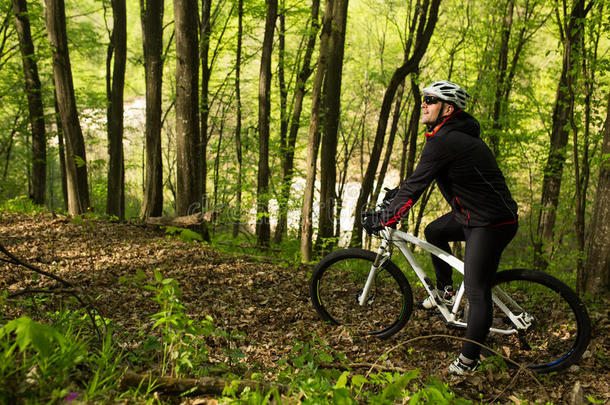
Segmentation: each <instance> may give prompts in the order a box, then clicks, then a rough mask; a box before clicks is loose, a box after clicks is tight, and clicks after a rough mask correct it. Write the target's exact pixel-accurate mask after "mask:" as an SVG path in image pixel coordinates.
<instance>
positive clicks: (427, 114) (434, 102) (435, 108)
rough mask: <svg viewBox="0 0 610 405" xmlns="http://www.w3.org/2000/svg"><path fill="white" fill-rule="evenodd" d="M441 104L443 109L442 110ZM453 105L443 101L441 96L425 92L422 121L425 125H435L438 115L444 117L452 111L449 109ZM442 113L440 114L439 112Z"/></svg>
mask: <svg viewBox="0 0 610 405" xmlns="http://www.w3.org/2000/svg"><path fill="white" fill-rule="evenodd" d="M441 106H443V111H442V112H441V111H440V110H441ZM451 109H452V106H451V105H450V104H447V103H443V102H442V100H440V99H439V98H437V97H435V96H433V95H431V94H424V100H423V102H422V104H421V119H420V121H419V122H421V123H422V124H424V125H433V124H434V123H435V122H436V119H437V118H438V117H443V116H445V115H448V114H449V113H450V111H449V110H451ZM439 113H440V114H439Z"/></svg>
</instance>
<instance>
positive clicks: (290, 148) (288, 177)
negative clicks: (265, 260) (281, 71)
mask: <svg viewBox="0 0 610 405" xmlns="http://www.w3.org/2000/svg"><path fill="white" fill-rule="evenodd" d="M319 9H320V0H312V4H311V27H310V29H309V33H308V34H307V35H308V41H307V47H306V48H305V55H304V57H303V64H302V65H301V70H300V71H299V73H298V75H297V81H296V86H295V94H294V107H293V109H292V117H291V119H290V130H289V134H288V140H287V143H286V156H285V160H284V162H283V164H282V181H283V185H282V197H281V198H280V210H279V211H280V217H279V218H278V227H277V229H276V231H275V241H276V242H277V243H279V242H280V241H281V239H282V236H283V235H284V234H285V233H286V232H287V229H288V201H289V200H290V187H291V186H292V179H293V175H294V148H295V146H296V140H297V134H298V132H299V128H300V121H301V113H302V111H303V100H304V98H305V94H306V93H307V90H306V88H305V86H306V84H307V80H308V79H309V76H311V72H312V68H311V66H310V65H311V57H312V55H313V51H314V49H315V45H316V36H317V34H318V30H319V28H320V24H319V22H318V14H319ZM282 204H283V207H282Z"/></svg>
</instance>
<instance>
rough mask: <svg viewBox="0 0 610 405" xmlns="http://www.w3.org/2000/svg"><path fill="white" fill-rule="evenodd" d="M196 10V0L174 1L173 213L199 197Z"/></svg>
mask: <svg viewBox="0 0 610 405" xmlns="http://www.w3.org/2000/svg"><path fill="white" fill-rule="evenodd" d="M197 16H198V11H197V2H196V0H175V1H174V18H175V25H176V175H177V178H176V180H177V181H176V214H177V215H188V214H189V213H191V212H190V211H192V210H194V209H198V208H200V207H199V205H198V204H199V203H200V199H201V197H202V189H201V165H200V160H201V154H200V150H201V149H200V147H199V146H200V137H199V97H198V92H199V59H198V56H199V55H198V45H199V44H198V38H199V36H198V32H197V23H198V21H197V20H198V18H197Z"/></svg>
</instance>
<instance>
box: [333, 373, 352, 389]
mask: <svg viewBox="0 0 610 405" xmlns="http://www.w3.org/2000/svg"><path fill="white" fill-rule="evenodd" d="M348 376H349V371H344V372H343V373H341V375H340V376H339V379H338V380H337V383H336V384H335V386H334V388H335V389H337V388H345V386H346V385H347V377H348Z"/></svg>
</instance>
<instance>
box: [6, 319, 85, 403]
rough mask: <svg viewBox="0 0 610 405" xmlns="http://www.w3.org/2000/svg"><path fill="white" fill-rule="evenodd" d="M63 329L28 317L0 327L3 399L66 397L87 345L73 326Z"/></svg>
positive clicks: (8, 400)
mask: <svg viewBox="0 0 610 405" xmlns="http://www.w3.org/2000/svg"><path fill="white" fill-rule="evenodd" d="M62 332H63V333H60V332H59V330H58V329H56V328H54V327H53V326H50V325H45V324H42V323H39V322H36V321H34V320H32V319H31V318H29V317H25V316H24V317H21V318H17V319H14V320H12V321H10V322H8V323H7V324H6V325H4V326H3V327H2V328H0V351H1V356H2V361H1V362H0V363H2V364H1V365H0V387H1V388H0V399H2V400H4V401H6V403H11V402H12V401H14V400H15V399H16V398H44V399H46V400H48V401H55V400H58V399H61V398H63V397H65V395H66V394H67V389H68V387H70V386H71V385H72V378H73V376H74V375H75V374H77V373H78V370H77V366H78V365H80V364H81V363H83V362H84V361H85V359H86V355H87V348H86V345H85V344H84V343H83V342H82V341H81V340H79V339H78V331H76V330H75V329H74V328H73V327H72V326H68V328H67V329H64V330H62Z"/></svg>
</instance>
